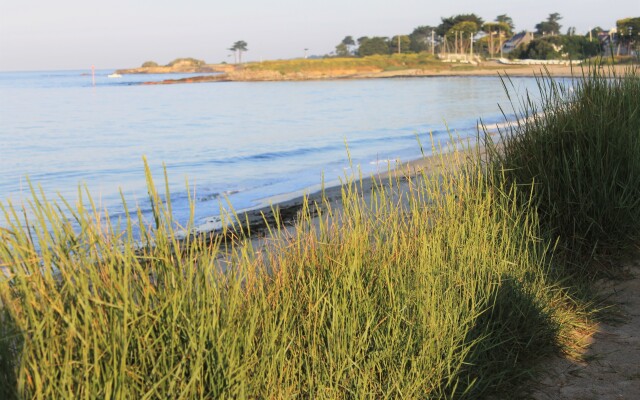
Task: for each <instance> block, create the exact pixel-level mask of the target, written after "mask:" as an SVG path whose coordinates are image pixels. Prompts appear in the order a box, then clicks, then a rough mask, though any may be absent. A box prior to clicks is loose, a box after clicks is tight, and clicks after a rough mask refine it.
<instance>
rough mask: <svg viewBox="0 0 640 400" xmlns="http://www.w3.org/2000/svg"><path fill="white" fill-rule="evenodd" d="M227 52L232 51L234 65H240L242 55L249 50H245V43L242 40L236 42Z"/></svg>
mask: <svg viewBox="0 0 640 400" xmlns="http://www.w3.org/2000/svg"><path fill="white" fill-rule="evenodd" d="M228 50H230V51H233V53H234V55H235V61H236V64H242V53H244V52H245V51H249V49H247V42H245V41H244V40H238V41H237V42H235V43H234V44H233V45H232V46H231V47H230V48H229V49H228Z"/></svg>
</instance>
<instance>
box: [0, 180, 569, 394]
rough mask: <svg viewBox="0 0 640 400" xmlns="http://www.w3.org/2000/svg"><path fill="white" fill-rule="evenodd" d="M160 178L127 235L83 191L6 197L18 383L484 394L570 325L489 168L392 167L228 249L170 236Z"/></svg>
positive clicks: (522, 223)
mask: <svg viewBox="0 0 640 400" xmlns="http://www.w3.org/2000/svg"><path fill="white" fill-rule="evenodd" d="M149 179H150V177H149ZM401 185H404V186H403V187H402V189H401V188H400V186H401ZM149 188H150V196H151V199H152V201H153V204H154V210H155V218H154V221H153V222H152V223H150V224H147V223H145V221H143V219H142V217H141V216H140V214H139V213H138V217H137V218H136V217H135V215H128V216H127V219H126V221H125V224H124V226H123V228H122V229H119V228H118V227H116V226H113V225H112V223H111V222H110V220H109V219H108V218H106V217H107V216H106V215H104V213H102V212H100V211H99V210H97V209H95V208H91V207H90V208H85V207H84V206H83V204H84V203H86V200H87V199H86V198H85V201H84V203H83V202H82V201H79V202H78V204H77V205H75V206H71V205H69V204H66V203H64V204H59V202H55V201H49V200H47V199H46V198H44V197H43V196H41V195H37V194H36V193H34V198H33V200H32V202H31V208H32V210H31V211H32V214H33V215H35V219H32V220H29V221H28V222H27V226H28V229H24V221H22V220H21V219H20V218H19V217H18V215H19V214H18V212H17V211H16V210H14V209H13V208H12V207H11V206H8V207H5V208H4V212H5V216H6V219H7V220H8V221H13V222H12V225H11V226H9V227H8V229H6V230H2V232H1V233H0V234H1V235H2V242H0V260H2V264H3V268H4V270H5V273H4V274H3V275H2V276H1V277H0V296H1V300H2V304H3V306H4V308H3V310H4V312H5V313H6V316H5V317H4V318H6V319H8V320H9V321H10V322H11V324H12V326H15V327H16V330H17V332H19V335H18V336H17V337H16V336H9V337H5V338H3V341H2V342H1V343H2V346H3V349H4V350H5V352H2V351H0V355H4V354H6V351H11V352H13V353H14V354H19V356H18V357H16V358H15V359H13V360H12V363H11V365H10V366H8V365H7V363H6V362H5V361H6V360H5V359H4V358H3V359H2V360H3V363H2V364H1V365H2V366H3V368H4V370H3V373H4V375H3V376H6V377H9V378H11V377H13V378H15V382H12V385H11V386H10V387H12V388H15V391H16V393H18V394H19V396H20V397H24V398H31V397H38V398H60V397H89V398H96V397H102V398H112V397H118V398H145V397H162V398H167V397H171V398H210V397H237V398H245V397H253V398H263V397H276V398H281V397H287V398H288V397H294V396H302V397H329V398H362V397H408V398H453V397H477V396H479V395H481V394H483V393H487V392H489V391H495V390H496V389H499V388H503V387H505V385H508V384H510V383H512V382H514V380H517V379H518V378H519V377H521V376H522V375H524V374H526V372H527V371H528V362H529V361H531V360H534V359H536V358H537V357H539V356H540V355H542V354H545V351H551V350H552V349H553V348H554V344H555V338H556V337H557V336H558V333H559V332H560V331H561V329H563V327H561V326H560V321H564V319H566V314H565V315H562V313H563V312H562V311H561V310H562V309H563V308H562V307H560V306H559V305H562V304H564V303H565V301H566V299H565V298H564V297H563V296H564V295H563V294H562V291H561V290H558V289H559V288H558V287H557V285H555V284H554V283H553V282H549V281H548V280H547V279H546V277H545V270H546V268H547V265H548V260H547V258H546V257H547V256H546V254H547V248H546V245H545V244H544V243H543V242H541V241H540V240H539V238H538V233H537V229H538V227H537V219H536V215H535V213H532V212H530V211H529V210H528V209H526V208H525V209H521V208H520V207H519V204H518V203H517V202H515V199H516V198H517V193H516V189H515V188H514V187H509V188H507V187H503V186H499V185H495V182H494V180H493V178H492V177H490V176H489V177H488V176H484V175H483V174H482V173H481V171H479V170H476V169H469V170H466V171H465V170H458V172H455V173H444V172H443V173H442V174H441V175H439V176H436V177H431V176H427V175H420V176H417V177H414V178H410V179H409V180H408V181H407V182H406V183H401V180H400V179H395V178H394V179H390V180H389V181H386V182H384V184H383V182H379V183H378V184H377V185H375V187H374V189H373V191H372V193H370V195H371V197H370V198H369V200H365V197H363V193H362V187H361V186H360V185H359V183H358V182H350V183H349V184H347V185H346V186H345V187H344V192H343V199H342V204H343V209H342V210H335V209H332V208H331V206H330V204H329V203H327V204H326V205H325V207H326V208H324V211H322V212H321V214H320V215H319V217H318V218H317V219H315V220H314V219H312V218H311V213H310V212H309V208H308V207H306V208H304V209H303V211H302V217H301V219H300V221H299V222H298V223H297V226H296V229H294V230H293V232H294V233H292V234H287V233H286V232H285V231H284V230H279V229H280V228H278V227H274V228H273V229H274V230H275V231H274V232H272V235H271V239H270V240H269V241H268V243H267V245H266V246H264V248H256V247H254V246H253V245H251V243H250V242H246V241H245V242H239V243H237V244H235V245H233V246H231V248H228V249H227V250H225V251H222V250H221V247H220V241H218V240H213V241H212V242H211V241H209V240H205V238H202V237H189V238H187V239H186V240H185V241H178V240H177V239H175V238H176V235H175V232H174V228H173V226H174V225H173V223H172V221H171V214H170V206H169V205H167V204H165V203H163V202H162V201H160V197H159V196H158V194H157V192H156V190H155V187H154V185H153V183H152V182H151V180H150V182H149ZM166 197H167V198H168V199H169V198H170V196H166ZM68 215H72V216H73V221H70V220H69V219H68V218H67V217H68ZM136 223H137V224H139V225H140V230H141V232H142V233H141V236H142V239H141V240H137V239H136V238H135V237H134V236H133V233H132V232H133V225H134V224H136ZM74 224H75V225H77V226H79V229H74ZM36 243H37V245H38V247H39V249H40V250H37V247H36ZM568 325H571V324H570V323H569V324H565V326H568Z"/></svg>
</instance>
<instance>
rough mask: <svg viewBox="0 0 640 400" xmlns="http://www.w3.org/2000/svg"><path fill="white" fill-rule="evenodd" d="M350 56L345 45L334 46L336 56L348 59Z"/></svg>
mask: <svg viewBox="0 0 640 400" xmlns="http://www.w3.org/2000/svg"><path fill="white" fill-rule="evenodd" d="M350 55H351V52H350V51H349V48H348V47H347V45H346V44H344V43H340V44H339V45H337V46H336V56H338V57H349V56H350Z"/></svg>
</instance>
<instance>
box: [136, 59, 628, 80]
mask: <svg viewBox="0 0 640 400" xmlns="http://www.w3.org/2000/svg"><path fill="white" fill-rule="evenodd" d="M629 67H630V66H629V65H614V66H610V67H609V68H611V69H612V70H613V71H614V72H615V74H616V75H620V76H621V75H624V74H625V72H626V70H627V69H628V68H629ZM585 68H589V67H588V66H587V65H504V64H498V63H485V65H481V66H477V67H475V66H469V65H466V64H444V65H443V66H442V67H438V68H423V69H418V68H408V69H397V70H392V71H384V70H377V71H362V72H358V71H344V70H336V71H331V70H329V71H323V70H308V71H305V72H287V73H283V72H279V71H276V70H266V69H265V70H251V69H238V70H234V71H228V72H225V73H221V74H219V75H203V76H195V77H189V78H182V79H165V80H162V81H147V82H143V83H142V85H171V84H181V83H211V82H281V81H322V80H356V79H392V78H431V77H496V76H504V75H507V76H511V77H536V76H541V75H547V74H548V75H549V76H552V77H557V78H569V77H575V76H580V75H582V72H583V71H585Z"/></svg>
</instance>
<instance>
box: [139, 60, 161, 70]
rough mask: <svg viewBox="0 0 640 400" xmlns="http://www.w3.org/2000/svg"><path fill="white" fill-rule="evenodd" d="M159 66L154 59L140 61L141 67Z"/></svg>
mask: <svg viewBox="0 0 640 400" xmlns="http://www.w3.org/2000/svg"><path fill="white" fill-rule="evenodd" d="M154 67H159V65H158V63H157V62H155V61H145V62H144V63H142V68H154Z"/></svg>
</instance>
